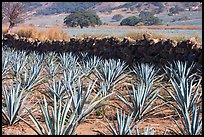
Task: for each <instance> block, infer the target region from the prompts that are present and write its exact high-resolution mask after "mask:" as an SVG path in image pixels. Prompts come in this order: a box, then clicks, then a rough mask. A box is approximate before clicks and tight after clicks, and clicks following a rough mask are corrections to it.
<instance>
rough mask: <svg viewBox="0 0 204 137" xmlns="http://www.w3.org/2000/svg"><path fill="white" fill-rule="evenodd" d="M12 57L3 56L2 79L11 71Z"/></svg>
mask: <svg viewBox="0 0 204 137" xmlns="http://www.w3.org/2000/svg"><path fill="white" fill-rule="evenodd" d="M9 64H10V57H9V56H2V68H1V69H2V79H4V77H5V76H6V75H7V74H8V73H9Z"/></svg>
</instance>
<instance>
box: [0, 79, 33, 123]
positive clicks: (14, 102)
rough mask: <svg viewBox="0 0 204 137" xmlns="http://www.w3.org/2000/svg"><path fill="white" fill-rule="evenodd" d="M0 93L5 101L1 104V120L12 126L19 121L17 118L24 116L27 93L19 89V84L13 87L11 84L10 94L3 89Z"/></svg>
mask: <svg viewBox="0 0 204 137" xmlns="http://www.w3.org/2000/svg"><path fill="white" fill-rule="evenodd" d="M7 88H8V87H7ZM2 93H3V97H4V99H5V100H4V101H5V103H2V112H3V119H4V121H6V122H7V123H9V125H13V124H15V123H17V122H18V121H19V120H20V119H19V118H18V116H23V115H24V112H23V110H24V104H25V102H26V100H27V98H28V95H29V93H25V90H23V89H21V83H17V84H16V85H15V86H14V85H13V84H11V88H10V93H9V92H8V90H7V89H6V88H5V87H4V88H3V90H2ZM29 102H30V101H29ZM29 102H28V103H29ZM28 103H27V104H28Z"/></svg>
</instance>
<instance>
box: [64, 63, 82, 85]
mask: <svg viewBox="0 0 204 137" xmlns="http://www.w3.org/2000/svg"><path fill="white" fill-rule="evenodd" d="M63 76H64V83H66V84H68V83H69V84H70V85H72V84H73V83H74V82H76V81H77V80H78V79H79V78H80V77H82V76H83V74H82V72H81V71H80V70H79V69H78V68H76V67H74V69H70V70H64V71H63Z"/></svg>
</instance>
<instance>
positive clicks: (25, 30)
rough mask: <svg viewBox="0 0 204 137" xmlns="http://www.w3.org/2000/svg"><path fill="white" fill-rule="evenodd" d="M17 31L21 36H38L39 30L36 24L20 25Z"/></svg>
mask: <svg viewBox="0 0 204 137" xmlns="http://www.w3.org/2000/svg"><path fill="white" fill-rule="evenodd" d="M15 33H16V34H18V35H19V36H21V37H26V38H36V37H37V30H36V28H35V27H34V26H20V27H18V29H17V31H16V32H15Z"/></svg>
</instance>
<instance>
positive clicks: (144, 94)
mask: <svg viewBox="0 0 204 137" xmlns="http://www.w3.org/2000/svg"><path fill="white" fill-rule="evenodd" d="M194 66H195V63H192V64H189V63H188V62H181V61H174V62H173V63H167V64H166V65H165V66H163V67H162V68H159V67H157V66H155V65H154V64H150V63H140V64H139V63H137V62H135V64H134V65H133V66H132V67H130V66H128V65H127V64H126V62H123V61H121V60H113V59H107V60H104V59H101V58H100V57H97V56H94V55H89V54H88V53H84V52H81V53H78V54H73V53H71V52H70V53H54V52H49V53H43V54H39V53H37V52H30V53H27V52H26V51H16V50H14V49H11V48H7V47H3V48H2V129H3V131H2V134H15V133H9V132H8V130H7V129H8V128H9V127H15V126H18V125H20V124H22V125H24V127H27V128H28V129H30V130H29V131H30V133H27V134H38V135H72V134H79V133H78V132H77V129H78V128H79V126H80V125H83V124H84V123H85V122H87V120H90V119H94V120H95V121H96V120H97V119H99V116H100V118H101V117H102V119H103V121H104V123H105V124H104V125H105V126H104V128H106V130H103V129H101V130H98V131H97V133H96V134H105V135H155V134H161V135H163V134H164V135H174V134H181V135H200V134H202V107H201V105H202V92H201V90H202V87H201V80H202V76H201V75H200V71H199V70H198V71H196V72H194V71H192V70H193V69H194ZM163 111H166V112H167V111H168V112H170V113H166V115H165V117H166V118H164V116H163V115H162V114H161V112H163ZM154 117H158V119H168V120H170V121H171V122H172V125H174V126H173V127H171V128H170V127H168V126H167V127H166V130H164V131H159V132H158V131H157V129H156V128H153V127H151V123H150V125H149V126H143V124H144V122H145V121H147V120H149V119H151V118H154ZM160 126H161V127H164V126H165V125H162V123H160ZM141 127H142V128H141ZM93 130H94V129H93ZM16 134H25V133H24V132H19V133H16ZM82 134H83V133H82Z"/></svg>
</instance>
